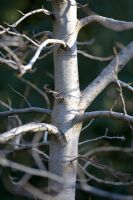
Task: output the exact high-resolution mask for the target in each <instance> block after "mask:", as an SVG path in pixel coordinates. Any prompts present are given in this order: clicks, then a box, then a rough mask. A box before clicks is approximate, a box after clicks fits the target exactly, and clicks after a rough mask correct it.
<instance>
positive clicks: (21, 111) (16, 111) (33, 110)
mask: <svg viewBox="0 0 133 200" xmlns="http://www.w3.org/2000/svg"><path fill="white" fill-rule="evenodd" d="M25 113H42V114H46V115H51V110H49V109H44V108H39V107H30V108H21V109H12V110H7V111H3V112H0V117H8V116H11V115H15V114H25Z"/></svg>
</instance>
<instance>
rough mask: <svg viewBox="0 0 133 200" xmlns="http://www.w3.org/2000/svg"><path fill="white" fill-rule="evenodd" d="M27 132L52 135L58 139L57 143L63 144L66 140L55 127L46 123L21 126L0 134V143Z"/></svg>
mask: <svg viewBox="0 0 133 200" xmlns="http://www.w3.org/2000/svg"><path fill="white" fill-rule="evenodd" d="M29 131H31V132H38V131H47V132H48V133H49V134H51V135H54V136H55V137H56V138H57V139H58V141H61V142H64V141H65V139H66V138H65V136H64V134H63V133H62V132H61V131H59V130H58V129H57V128H56V127H55V126H53V125H51V124H46V123H35V122H32V123H28V124H25V125H22V126H18V127H16V128H13V129H11V130H9V131H7V132H4V133H2V134H0V143H5V142H7V141H8V140H11V139H13V138H14V137H16V136H17V135H20V134H24V133H27V132H29ZM65 143H66V141H65Z"/></svg>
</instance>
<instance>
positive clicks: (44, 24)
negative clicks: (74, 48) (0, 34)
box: [0, 0, 133, 200]
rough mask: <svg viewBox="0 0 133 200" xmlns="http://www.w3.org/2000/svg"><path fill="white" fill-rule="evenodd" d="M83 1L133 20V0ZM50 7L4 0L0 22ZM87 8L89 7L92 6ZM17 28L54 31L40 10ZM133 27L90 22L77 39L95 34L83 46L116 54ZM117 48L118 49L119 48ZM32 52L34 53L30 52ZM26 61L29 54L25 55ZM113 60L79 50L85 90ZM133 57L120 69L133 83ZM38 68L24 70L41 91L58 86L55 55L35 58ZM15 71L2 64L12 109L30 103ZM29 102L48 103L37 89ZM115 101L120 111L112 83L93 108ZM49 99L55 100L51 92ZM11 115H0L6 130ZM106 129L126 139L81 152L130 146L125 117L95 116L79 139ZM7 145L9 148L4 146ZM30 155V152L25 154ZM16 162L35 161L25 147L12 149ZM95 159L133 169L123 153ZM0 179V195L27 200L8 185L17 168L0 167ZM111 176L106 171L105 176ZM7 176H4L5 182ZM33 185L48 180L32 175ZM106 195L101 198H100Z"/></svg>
mask: <svg viewBox="0 0 133 200" xmlns="http://www.w3.org/2000/svg"><path fill="white" fill-rule="evenodd" d="M78 2H79V3H82V4H86V3H89V7H88V8H89V9H90V10H91V11H93V12H96V13H98V14H99V15H103V16H106V17H111V18H115V19H120V20H125V21H133V1H132V0H120V1H116V0H111V1H110V0H100V1H99V0H90V1H87V0H84V1H83V0H82V1H78ZM42 6H43V7H44V8H46V9H51V3H50V2H49V1H43V0H38V1H36V0H24V1H17V0H12V1H9V0H0V23H1V24H3V25H4V22H7V23H8V24H12V23H13V22H15V20H17V19H19V18H20V16H21V15H20V13H18V12H17V10H21V11H22V12H24V13H27V12H29V11H31V10H34V9H38V8H41V7H42ZM89 9H87V12H88V11H89ZM86 15H87V14H86V13H85V12H83V11H82V10H80V9H79V10H78V17H79V18H81V17H85V16H86ZM17 30H18V31H19V32H20V33H25V34H28V35H29V36H31V35H32V34H33V32H34V33H38V32H40V31H44V30H49V31H52V20H49V18H48V17H46V16H45V15H42V14H37V15H34V16H32V17H29V18H27V19H26V20H24V21H23V22H22V23H21V24H20V25H19V26H18V27H17ZM132 35H133V30H130V31H123V32H114V31H111V30H107V29H105V28H103V27H101V26H100V25H98V24H96V23H94V24H91V25H89V26H87V27H85V28H84V29H83V30H82V31H81V32H80V34H79V38H78V41H86V40H91V39H94V43H93V44H91V45H89V46H87V47H86V46H84V47H80V49H84V50H85V51H86V52H88V53H90V54H92V55H96V56H103V57H105V56H110V55H113V47H114V46H116V45H117V44H118V43H121V44H122V45H125V46H126V45H127V44H128V43H129V42H130V41H132ZM117 50H118V52H119V50H120V49H119V48H118V47H117ZM31 55H32V54H31ZM27 61H28V58H27ZM108 63H109V62H99V61H95V60H91V59H87V58H85V57H83V56H82V55H79V75H80V84H81V85H80V87H81V89H84V88H85V87H86V86H87V85H88V83H89V82H91V81H92V80H93V79H94V78H95V77H96V76H97V75H98V74H99V73H100V72H101V71H102V69H103V68H104V67H106V66H107V64H108ZM132 64H133V62H132V61H130V63H129V64H127V65H126V67H125V68H124V69H123V70H122V71H121V72H120V74H119V78H120V80H123V81H125V82H133V68H132ZM34 68H36V71H35V72H34V73H28V74H26V75H24V78H25V79H26V80H30V81H31V82H32V83H34V84H36V85H37V86H38V87H39V88H40V89H42V90H43V87H44V85H45V84H48V85H49V87H50V88H54V81H53V79H52V78H50V77H49V74H48V72H49V73H50V74H52V75H53V60H52V55H50V56H47V57H46V59H43V60H40V61H37V62H36V64H35V66H34ZM16 75H17V73H16V71H14V70H12V69H11V68H9V67H8V66H6V65H0V100H2V101H5V102H7V103H8V102H9V99H10V101H11V105H12V107H13V108H20V107H27V106H28V105H27V104H26V102H25V101H24V99H23V98H22V97H21V96H20V95H17V94H16V93H15V92H13V90H12V89H11V87H12V88H14V89H15V90H16V91H18V92H19V93H21V94H23V95H25V94H26V91H27V85H26V84H24V83H22V82H21V81H20V80H18V78H17V77H16ZM123 95H124V98H125V101H126V109H127V112H128V113H129V114H132V113H133V105H132V101H133V95H132V94H131V92H129V91H127V90H126V89H123ZM27 99H28V101H29V102H30V104H31V105H32V106H37V107H46V106H47V104H46V102H45V101H44V99H43V98H42V96H41V95H39V94H38V93H37V92H35V91H34V90H33V89H31V88H30V89H29V91H28V96H27ZM115 100H117V103H116V105H115V106H114V108H113V110H115V111H120V112H122V111H123V109H122V103H121V100H120V98H119V93H118V91H117V87H116V85H114V84H111V85H109V86H108V87H107V88H106V89H105V90H104V91H103V92H102V93H101V94H100V95H99V97H97V99H96V100H95V101H94V102H93V103H92V105H91V107H90V108H89V111H90V110H109V109H110V108H111V106H112V105H114V102H115ZM50 101H51V102H52V101H53V99H52V98H51V97H50ZM4 110H6V108H4V107H3V106H2V105H0V111H4ZM39 117H40V115H37V114H36V115H33V114H32V115H31V114H28V115H26V116H21V120H22V122H23V123H26V122H31V121H32V120H33V118H34V119H35V120H36V119H38V118H39ZM6 125H7V119H0V131H1V132H2V131H4V130H6ZM106 128H108V129H109V132H108V134H109V135H110V136H115V135H117V136H124V137H125V140H124V141H118V140H113V141H110V140H100V141H97V142H90V143H87V144H86V145H81V147H80V148H79V152H80V154H83V153H86V152H87V151H89V150H91V149H93V148H96V147H103V146H121V147H132V132H131V130H130V128H129V125H128V124H127V123H124V122H120V121H114V120H105V119H104V120H95V121H94V122H93V123H92V125H91V126H90V127H89V128H88V129H86V130H85V131H84V132H83V133H82V134H81V138H80V141H83V140H87V139H90V138H95V137H99V136H101V135H104V133H105V129H106ZM3 148H5V146H1V149H3ZM6 148H7V147H6ZM25 155H26V156H25ZM10 158H11V159H14V160H15V161H19V162H21V163H26V164H28V165H30V166H32V164H33V160H32V159H31V155H30V152H26V151H22V152H19V153H14V154H13V155H11V157H10ZM97 159H98V161H99V162H100V163H102V164H106V165H108V166H111V167H113V168H115V169H117V170H120V171H124V172H128V173H131V174H133V169H132V168H133V164H132V162H133V158H132V155H127V154H123V153H121V152H119V153H112V152H110V153H104V154H103V153H102V154H98V155H97ZM90 170H91V171H90V172H91V173H92V174H94V175H99V173H100V172H99V171H95V169H93V168H92V169H90ZM0 172H1V178H0V180H1V182H0V198H1V199H4V200H6V199H7V200H8V199H10V200H13V199H15V200H18V199H19V200H22V199H26V198H23V197H20V196H17V195H15V194H13V193H14V191H13V190H12V189H11V188H12V187H10V186H9V185H8V180H6V179H8V177H9V176H8V175H9V173H11V174H14V173H16V172H13V171H9V169H2V168H1V171H0ZM15 176H17V177H19V174H15ZM106 176H107V175H106V174H102V175H101V177H103V179H105V178H106ZM107 177H108V176H107ZM5 180H6V181H5ZM31 181H32V183H33V184H34V185H37V186H38V187H41V185H43V184H45V183H43V181H42V180H41V179H40V178H33V180H31ZM89 184H91V185H93V186H95V187H98V188H103V189H106V190H108V191H112V192H118V193H122V194H128V195H129V194H132V190H133V187H132V185H131V186H111V185H105V184H98V183H96V182H95V181H92V180H91V181H89ZM76 199H77V200H79V199H83V200H88V199H92V200H96V199H100V198H98V197H94V196H90V195H89V194H87V193H85V192H82V191H79V190H77V197H76ZM102 199H103V198H102Z"/></svg>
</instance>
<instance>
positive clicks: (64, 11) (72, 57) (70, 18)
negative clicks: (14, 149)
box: [49, 0, 81, 200]
mask: <svg viewBox="0 0 133 200" xmlns="http://www.w3.org/2000/svg"><path fill="white" fill-rule="evenodd" d="M52 2H53V12H54V27H53V33H54V38H55V39H60V40H64V41H65V42H66V43H67V48H65V49H64V48H62V47H61V46H60V45H56V47H55V49H54V75H55V77H54V78H55V90H56V91H58V92H59V95H60V96H61V97H62V98H61V99H60V98H56V99H55V105H54V108H53V113H52V121H53V124H54V125H55V126H56V127H58V128H59V129H60V130H61V131H62V132H63V133H64V134H65V136H66V138H67V144H66V145H63V144H59V143H58V142H57V141H55V140H54V139H51V143H50V160H49V170H50V172H52V173H54V174H57V175H59V176H61V177H63V178H64V185H63V184H60V183H58V182H55V181H52V180H51V181H50V182H49V188H50V190H52V191H54V192H55V193H56V195H54V199H58V200H59V199H60V200H68V199H69V200H74V199H75V182H76V171H77V161H74V162H71V160H72V159H73V158H75V157H77V155H78V138H79V133H80V130H81V124H76V125H75V126H73V125H72V119H73V118H74V117H75V115H76V114H78V113H79V109H78V108H79V102H80V97H81V93H80V90H79V77H78V64H77V46H76V39H77V31H76V29H77V6H76V2H75V1H57V0H53V1H52ZM55 193H54V194H55ZM58 193H59V194H58Z"/></svg>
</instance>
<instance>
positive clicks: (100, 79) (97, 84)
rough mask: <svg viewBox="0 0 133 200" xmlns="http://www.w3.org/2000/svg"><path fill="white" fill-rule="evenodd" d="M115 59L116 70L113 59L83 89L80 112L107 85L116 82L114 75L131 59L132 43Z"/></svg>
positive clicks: (132, 52)
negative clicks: (117, 60)
mask: <svg viewBox="0 0 133 200" xmlns="http://www.w3.org/2000/svg"><path fill="white" fill-rule="evenodd" d="M117 57H118V59H119V63H118V66H117V69H116V58H114V59H113V60H112V61H111V62H110V64H109V65H108V66H107V67H106V68H105V69H104V70H103V71H102V72H101V74H99V75H98V76H97V78H96V79H95V80H93V81H92V82H91V83H90V84H89V85H88V86H87V87H86V88H85V89H84V91H83V92H82V98H81V102H80V108H81V110H84V109H86V108H87V107H88V106H89V105H90V104H91V103H92V102H93V100H94V99H95V98H96V97H97V96H98V94H100V93H101V92H102V91H103V90H104V89H105V87H106V86H107V85H108V84H110V83H111V82H113V81H114V80H116V73H118V72H119V71H121V70H122V69H123V68H124V66H125V65H126V64H127V63H128V62H129V61H130V60H131V59H132V58H133V42H131V43H129V44H128V45H127V47H126V48H124V49H123V50H122V51H121V52H120V53H119V54H118V55H117Z"/></svg>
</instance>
